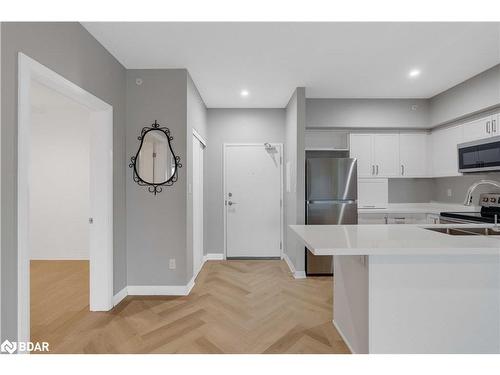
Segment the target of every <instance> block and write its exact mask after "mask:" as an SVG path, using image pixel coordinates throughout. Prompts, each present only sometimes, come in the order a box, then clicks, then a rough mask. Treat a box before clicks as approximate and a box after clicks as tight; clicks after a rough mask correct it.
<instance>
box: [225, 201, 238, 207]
mask: <svg viewBox="0 0 500 375" xmlns="http://www.w3.org/2000/svg"><path fill="white" fill-rule="evenodd" d="M227 204H228V205H229V206H232V205H233V204H236V202H233V201H229V202H227Z"/></svg>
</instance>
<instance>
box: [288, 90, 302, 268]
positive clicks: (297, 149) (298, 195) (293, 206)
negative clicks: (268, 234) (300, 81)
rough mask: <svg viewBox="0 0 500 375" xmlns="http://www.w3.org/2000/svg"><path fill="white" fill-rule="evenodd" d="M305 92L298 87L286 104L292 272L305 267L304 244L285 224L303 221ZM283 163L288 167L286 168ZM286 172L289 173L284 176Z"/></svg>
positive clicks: (289, 250) (289, 239) (289, 242)
mask: <svg viewBox="0 0 500 375" xmlns="http://www.w3.org/2000/svg"><path fill="white" fill-rule="evenodd" d="M305 91H306V90H305V88H304V87H298V88H297V89H296V90H295V91H294V93H293V95H292V97H291V98H290V101H289V102H288V104H287V106H286V130H285V140H286V146H285V225H286V227H285V253H286V255H287V256H288V258H290V261H291V262H292V263H293V265H294V267H295V270H296V271H304V270H305V254H304V246H303V245H301V244H300V243H299V241H298V240H297V238H296V237H295V235H294V234H293V232H292V231H291V229H290V228H289V227H288V226H289V225H291V224H304V223H305V212H304V211H305V208H304V207H305V203H304V200H305V151H304V150H305V127H306V98H305V96H306V95H305ZM287 164H289V165H290V167H288V168H287ZM287 172H289V173H290V176H287ZM287 179H289V180H290V181H291V184H290V190H289V191H288V190H287V189H286V181H287Z"/></svg>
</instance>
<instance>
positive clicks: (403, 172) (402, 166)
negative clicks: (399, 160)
mask: <svg viewBox="0 0 500 375" xmlns="http://www.w3.org/2000/svg"><path fill="white" fill-rule="evenodd" d="M404 175H405V166H404V165H403V164H401V176H404Z"/></svg>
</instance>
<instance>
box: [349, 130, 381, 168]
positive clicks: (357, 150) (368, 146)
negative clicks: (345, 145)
mask: <svg viewBox="0 0 500 375" xmlns="http://www.w3.org/2000/svg"><path fill="white" fill-rule="evenodd" d="M372 138H373V136H372V134H351V136H350V150H349V151H350V152H349V153H350V155H351V158H356V159H358V177H373V176H374V175H375V167H374V165H373V161H372V159H373V155H372V144H373V141H372Z"/></svg>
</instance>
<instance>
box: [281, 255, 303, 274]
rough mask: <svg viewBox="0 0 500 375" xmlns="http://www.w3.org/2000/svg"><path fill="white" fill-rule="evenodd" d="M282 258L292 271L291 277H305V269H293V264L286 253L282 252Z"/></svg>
mask: <svg viewBox="0 0 500 375" xmlns="http://www.w3.org/2000/svg"><path fill="white" fill-rule="evenodd" d="M283 260H284V261H285V262H286V264H287V265H288V268H289V269H290V272H291V273H292V275H293V277H294V278H295V279H305V278H306V273H305V271H297V270H295V266H294V265H293V262H292V261H291V260H290V258H289V257H288V255H287V254H285V253H283Z"/></svg>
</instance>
